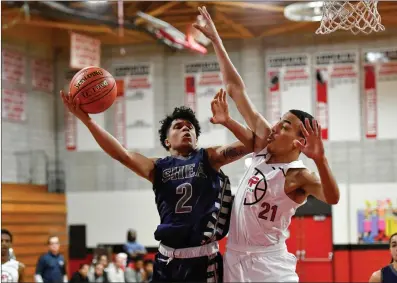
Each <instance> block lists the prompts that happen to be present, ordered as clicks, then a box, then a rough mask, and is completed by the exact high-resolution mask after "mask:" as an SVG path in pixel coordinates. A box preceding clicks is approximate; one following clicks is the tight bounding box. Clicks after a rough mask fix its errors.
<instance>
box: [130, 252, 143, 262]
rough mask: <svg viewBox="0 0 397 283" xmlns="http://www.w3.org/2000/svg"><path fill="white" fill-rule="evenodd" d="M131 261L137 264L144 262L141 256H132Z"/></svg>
mask: <svg viewBox="0 0 397 283" xmlns="http://www.w3.org/2000/svg"><path fill="white" fill-rule="evenodd" d="M133 261H134V262H137V261H144V257H143V255H139V254H138V255H136V256H134V258H133Z"/></svg>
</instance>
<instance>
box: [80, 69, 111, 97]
mask: <svg viewBox="0 0 397 283" xmlns="http://www.w3.org/2000/svg"><path fill="white" fill-rule="evenodd" d="M106 78H112V79H113V77H112V76H111V75H110V76H106V77H100V78H97V79H95V80H93V81H91V82H89V83H88V84H87V85H85V86H83V88H82V89H80V90H78V91H77V92H76V93H75V94H74V97H73V101H74V100H75V99H76V97H77V95H79V94H80V93H81V92H82V91H83V90H84V89H86V88H90V87H92V86H93V84H96V83H97V81H99V80H103V79H106ZM115 83H116V82H115Z"/></svg>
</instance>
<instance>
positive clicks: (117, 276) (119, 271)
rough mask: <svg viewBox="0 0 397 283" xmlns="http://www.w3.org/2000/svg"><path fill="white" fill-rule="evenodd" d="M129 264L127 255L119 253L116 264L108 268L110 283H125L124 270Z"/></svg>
mask: <svg viewBox="0 0 397 283" xmlns="http://www.w3.org/2000/svg"><path fill="white" fill-rule="evenodd" d="M126 263H127V254H125V253H119V254H117V255H116V261H115V263H114V264H109V266H108V271H107V273H108V278H109V282H125V278H124V269H125V266H126Z"/></svg>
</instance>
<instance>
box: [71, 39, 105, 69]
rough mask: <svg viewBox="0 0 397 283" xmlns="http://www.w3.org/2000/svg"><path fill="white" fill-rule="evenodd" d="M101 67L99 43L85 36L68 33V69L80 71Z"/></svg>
mask: <svg viewBox="0 0 397 283" xmlns="http://www.w3.org/2000/svg"><path fill="white" fill-rule="evenodd" d="M100 65H101V41H100V40H98V39H95V38H92V37H89V36H86V35H81V34H78V33H74V32H72V33H70V67H71V68H72V69H82V68H85V67H88V66H100Z"/></svg>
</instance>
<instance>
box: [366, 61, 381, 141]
mask: <svg viewBox="0 0 397 283" xmlns="http://www.w3.org/2000/svg"><path fill="white" fill-rule="evenodd" d="M364 78H365V80H364V92H365V96H364V99H365V103H364V104H365V122H366V123H365V136H366V137H367V138H368V139H373V138H376V134H377V129H378V125H377V116H378V115H377V113H376V112H377V106H376V74H375V66H371V65H367V66H364Z"/></svg>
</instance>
